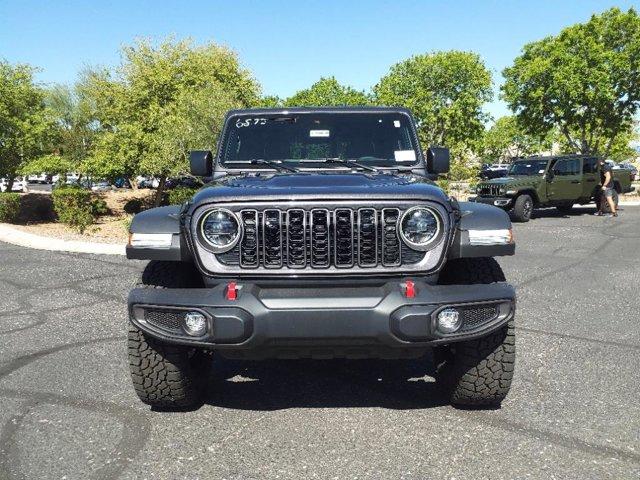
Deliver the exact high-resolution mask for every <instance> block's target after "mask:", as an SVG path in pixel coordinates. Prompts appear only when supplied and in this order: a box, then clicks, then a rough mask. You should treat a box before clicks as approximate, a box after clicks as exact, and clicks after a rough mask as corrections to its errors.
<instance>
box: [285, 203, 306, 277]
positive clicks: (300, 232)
mask: <svg viewBox="0 0 640 480" xmlns="http://www.w3.org/2000/svg"><path fill="white" fill-rule="evenodd" d="M306 243H307V214H306V212H305V211H304V210H298V209H296V210H288V211H287V264H288V265H289V268H304V267H306V265H307V245H306Z"/></svg>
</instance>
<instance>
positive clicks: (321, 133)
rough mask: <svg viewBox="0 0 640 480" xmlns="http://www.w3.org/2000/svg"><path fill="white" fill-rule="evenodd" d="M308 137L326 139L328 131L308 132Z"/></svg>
mask: <svg viewBox="0 0 640 480" xmlns="http://www.w3.org/2000/svg"><path fill="white" fill-rule="evenodd" d="M309 136H310V137H312V138H313V137H320V138H327V137H328V136H329V130H309Z"/></svg>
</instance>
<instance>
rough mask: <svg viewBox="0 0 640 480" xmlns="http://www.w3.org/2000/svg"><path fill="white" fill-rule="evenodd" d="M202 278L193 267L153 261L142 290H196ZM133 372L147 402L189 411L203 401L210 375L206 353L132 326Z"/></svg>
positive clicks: (141, 398)
mask: <svg viewBox="0 0 640 480" xmlns="http://www.w3.org/2000/svg"><path fill="white" fill-rule="evenodd" d="M201 285H202V279H201V277H200V276H199V274H198V272H197V271H196V270H195V268H194V267H193V265H191V264H187V263H179V262H160V261H152V262H149V264H148V265H147V267H146V268H145V270H144V272H143V274H142V280H141V282H140V283H139V284H138V285H137V286H138V288H195V287H198V286H201ZM127 346H128V353H129V370H130V372H131V379H132V380H133V387H134V388H135V391H136V393H137V394H138V397H140V400H142V401H143V402H144V403H146V404H148V405H151V406H154V407H159V408H169V409H170V408H189V407H194V406H197V405H199V404H200V403H201V402H202V397H203V391H204V386H205V384H206V380H207V377H208V374H209V367H210V363H211V359H210V356H209V355H208V354H206V353H205V352H203V351H201V350H198V349H194V348H189V347H184V346H181V345H169V344H165V343H162V342H161V341H159V340H157V339H155V338H152V337H150V336H148V335H146V334H145V333H144V332H142V331H141V330H140V329H138V328H137V327H136V326H135V325H133V324H131V325H130V326H129V336H128V344H127Z"/></svg>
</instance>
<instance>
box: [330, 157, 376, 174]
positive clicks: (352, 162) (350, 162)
mask: <svg viewBox="0 0 640 480" xmlns="http://www.w3.org/2000/svg"><path fill="white" fill-rule="evenodd" d="M323 161H325V162H326V163H342V164H343V165H347V166H350V167H358V168H361V169H363V170H367V171H369V172H377V171H378V169H377V168H375V167H370V166H369V165H364V164H362V163H360V162H357V161H355V160H346V159H344V158H339V157H333V158H324V159H323Z"/></svg>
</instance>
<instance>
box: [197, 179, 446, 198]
mask: <svg viewBox="0 0 640 480" xmlns="http://www.w3.org/2000/svg"><path fill="white" fill-rule="evenodd" d="M357 197H360V198H372V199H373V198H377V199H384V198H393V199H403V198H405V199H406V198H422V199H428V200H434V201H439V202H442V203H444V202H446V201H447V195H446V194H445V193H444V192H443V191H442V190H441V189H440V188H439V187H437V186H436V185H435V184H434V183H433V182H432V181H430V180H428V179H425V178H422V177H417V176H415V175H394V174H387V173H379V174H364V173H292V174H276V175H251V176H233V177H224V178H222V179H220V180H218V181H216V182H214V183H211V184H209V185H207V186H206V187H205V188H203V189H202V190H200V191H199V192H198V193H197V194H196V196H195V197H194V203H196V204H198V203H201V202H207V201H212V200H213V201H240V200H249V201H251V200H270V199H280V200H294V199H307V200H324V199H326V200H329V199H353V198H357Z"/></svg>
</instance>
